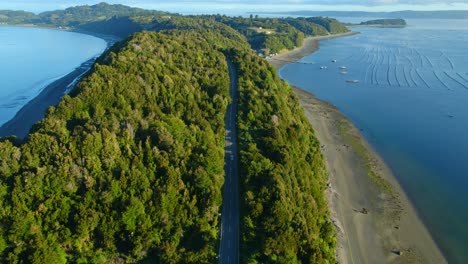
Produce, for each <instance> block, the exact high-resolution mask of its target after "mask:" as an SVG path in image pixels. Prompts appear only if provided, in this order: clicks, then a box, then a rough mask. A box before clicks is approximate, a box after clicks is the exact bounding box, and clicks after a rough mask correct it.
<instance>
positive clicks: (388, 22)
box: [358, 18, 407, 27]
mask: <svg viewBox="0 0 468 264" xmlns="http://www.w3.org/2000/svg"><path fill="white" fill-rule="evenodd" d="M358 25H360V26H380V27H404V26H406V25H407V24H406V21H405V20H404V19H401V18H392V19H374V20H368V21H364V22H361V23H360V24H358Z"/></svg>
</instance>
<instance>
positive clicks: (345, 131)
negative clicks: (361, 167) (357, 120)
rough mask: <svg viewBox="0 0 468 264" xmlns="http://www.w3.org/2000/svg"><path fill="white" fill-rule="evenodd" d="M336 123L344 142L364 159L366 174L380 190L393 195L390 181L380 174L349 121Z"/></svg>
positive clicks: (343, 120)
mask: <svg viewBox="0 0 468 264" xmlns="http://www.w3.org/2000/svg"><path fill="white" fill-rule="evenodd" d="M336 125H337V127H338V130H339V133H340V134H341V135H342V136H343V138H344V139H345V140H346V142H348V143H349V144H350V146H351V147H352V149H353V150H354V151H356V153H357V154H358V156H359V157H360V158H361V159H362V160H364V164H365V166H366V170H367V175H368V176H369V177H370V178H371V179H372V180H373V181H374V182H375V183H376V184H377V186H378V187H379V188H380V189H381V190H383V191H385V192H387V193H388V194H390V195H393V191H392V187H391V185H390V183H389V182H388V181H387V180H385V179H384V178H383V177H382V176H380V174H379V172H378V168H377V165H376V162H375V160H374V159H373V158H372V156H371V155H370V154H369V151H368V150H367V148H366V147H365V146H364V143H363V142H362V140H361V138H360V137H359V136H358V135H357V134H356V133H354V131H353V130H352V124H351V123H350V121H349V120H346V119H341V120H339V121H338V122H337V124H336Z"/></svg>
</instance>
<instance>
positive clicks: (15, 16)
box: [0, 10, 39, 24]
mask: <svg viewBox="0 0 468 264" xmlns="http://www.w3.org/2000/svg"><path fill="white" fill-rule="evenodd" d="M37 21H39V16H37V15H36V14H34V13H31V12H25V11H12V10H0V24H1V23H5V24H24V23H36V22H37Z"/></svg>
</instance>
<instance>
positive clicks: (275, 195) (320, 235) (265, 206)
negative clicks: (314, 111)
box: [231, 52, 336, 263]
mask: <svg viewBox="0 0 468 264" xmlns="http://www.w3.org/2000/svg"><path fill="white" fill-rule="evenodd" d="M231 58H232V60H233V62H234V63H235V65H236V67H237V68H238V74H239V80H238V82H239V83H238V85H239V113H238V117H237V122H238V134H239V135H238V142H239V155H240V166H239V170H240V173H241V178H240V182H241V190H242V192H241V194H240V197H242V198H241V206H242V219H241V231H242V232H241V263H335V246H336V241H335V232H334V229H333V226H332V223H331V221H330V219H329V215H328V207H327V202H326V200H325V197H324V190H325V182H326V180H327V174H326V168H325V165H324V161H323V157H322V154H321V152H320V144H319V142H318V140H317V138H316V137H315V135H314V131H313V130H312V128H311V127H310V124H309V122H308V120H307V119H306V117H305V115H304V111H303V109H302V107H301V106H300V104H299V101H298V99H297V98H296V96H295V95H294V92H293V91H292V89H291V87H290V86H289V84H287V83H286V82H285V81H283V80H281V79H280V78H279V77H278V75H277V74H276V70H275V69H274V68H273V67H271V66H270V65H269V64H268V62H266V61H265V60H263V59H261V58H259V57H258V56H255V55H254V54H252V53H248V52H247V53H245V52H237V53H236V54H234V55H233V56H231Z"/></svg>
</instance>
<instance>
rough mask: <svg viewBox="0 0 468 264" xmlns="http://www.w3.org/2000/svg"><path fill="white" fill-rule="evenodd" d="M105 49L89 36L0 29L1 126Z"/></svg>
mask: <svg viewBox="0 0 468 264" xmlns="http://www.w3.org/2000/svg"><path fill="white" fill-rule="evenodd" d="M105 48H106V42H105V41H104V40H102V39H100V38H96V37H93V36H89V35H84V34H78V33H74V32H67V31H59V30H52V29H43V28H30V27H9V26H0V126H1V125H2V124H4V123H6V122H7V121H8V120H10V119H11V118H13V117H14V116H15V114H16V112H18V111H19V110H20V109H21V107H23V106H24V105H25V104H26V103H28V102H29V101H30V100H31V99H33V98H34V97H35V96H36V95H38V94H39V93H40V92H41V91H42V89H44V88H45V87H46V86H47V85H48V84H50V83H51V82H53V81H54V80H57V79H59V78H60V77H63V76H65V75H67V74H68V73H70V72H72V71H73V70H74V69H75V68H76V67H79V66H80V65H81V64H82V63H83V62H85V61H87V60H89V59H91V58H93V57H96V56H98V55H100V54H101V53H102V52H103V51H104V50H105Z"/></svg>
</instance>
